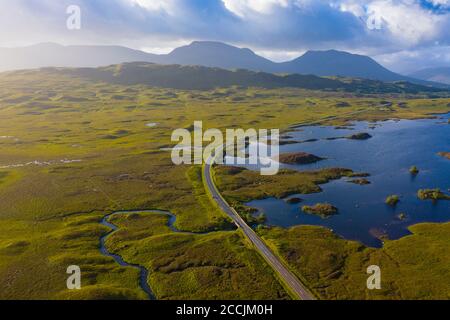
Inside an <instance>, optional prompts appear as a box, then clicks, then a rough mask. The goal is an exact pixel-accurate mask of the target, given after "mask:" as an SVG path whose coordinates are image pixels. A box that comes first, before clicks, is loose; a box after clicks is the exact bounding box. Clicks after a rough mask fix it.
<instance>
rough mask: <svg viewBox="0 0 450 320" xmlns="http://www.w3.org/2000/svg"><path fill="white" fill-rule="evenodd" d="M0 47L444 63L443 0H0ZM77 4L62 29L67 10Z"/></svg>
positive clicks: (447, 26)
mask: <svg viewBox="0 0 450 320" xmlns="http://www.w3.org/2000/svg"><path fill="white" fill-rule="evenodd" d="M0 4H1V7H0V8H1V9H0V46H1V47H15V46H26V45H31V44H36V43H41V42H56V43H60V44H64V45H70V44H90V45H93V44H95V45H111V44H114V45H124V46H128V47H132V48H135V49H141V50H145V51H148V52H153V53H166V52H169V51H171V50H172V49H173V48H175V47H178V46H181V45H185V44H188V43H190V42H191V41H194V40H209V41H222V42H226V43H229V44H233V45H237V46H239V47H247V48H250V49H252V50H253V51H255V52H257V53H258V54H261V55H263V56H265V57H267V58H269V59H272V60H275V61H285V60H290V59H293V58H296V57H297V56H299V55H301V54H303V53H304V52H305V51H307V50H325V49H338V50H345V51H349V52H352V53H360V54H367V55H370V56H372V57H374V58H375V59H376V60H377V61H378V62H380V63H382V64H383V65H385V66H387V67H388V68H390V69H392V70H394V71H397V72H402V73H409V72H413V71H416V70H418V69H422V68H427V67H437V66H450V32H449V30H450V0H13V1H11V0H0ZM71 5H76V6H78V7H79V8H80V10H81V11H80V13H81V14H80V18H81V28H80V29H76V30H70V29H68V28H67V19H68V18H69V16H70V14H68V13H67V8H68V7H69V6H71Z"/></svg>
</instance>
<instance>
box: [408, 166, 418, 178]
mask: <svg viewBox="0 0 450 320" xmlns="http://www.w3.org/2000/svg"><path fill="white" fill-rule="evenodd" d="M409 172H410V173H411V174H412V175H414V176H416V175H418V174H419V169H418V168H417V167H416V166H412V167H411V168H409Z"/></svg>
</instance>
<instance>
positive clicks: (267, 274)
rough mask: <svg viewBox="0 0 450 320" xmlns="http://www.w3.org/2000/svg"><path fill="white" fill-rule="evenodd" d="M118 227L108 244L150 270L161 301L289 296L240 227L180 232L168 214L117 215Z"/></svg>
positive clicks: (157, 295) (285, 297) (277, 297)
mask: <svg viewBox="0 0 450 320" xmlns="http://www.w3.org/2000/svg"><path fill="white" fill-rule="evenodd" d="M112 222H113V223H114V224H115V225H117V226H119V227H120V229H119V230H118V231H117V232H116V233H114V234H113V235H112V236H111V237H110V238H109V239H108V241H107V246H108V248H109V249H110V250H113V251H114V252H115V253H117V254H120V255H122V256H123V257H124V258H125V259H126V261H128V262H132V263H138V264H140V265H143V266H145V267H146V268H147V269H148V270H149V271H150V277H149V284H150V286H151V288H152V289H153V291H154V293H155V295H156V297H157V298H158V299H188V300H190V299H208V300H209V299H263V300H266V299H287V298H288V295H287V294H286V292H285V291H284V289H283V288H282V287H281V285H280V284H279V283H278V281H277V280H276V278H275V277H274V275H273V273H272V270H271V269H270V268H269V267H268V266H267V265H265V263H264V261H263V260H262V258H260V257H259V255H258V254H257V253H256V252H255V251H254V250H252V249H251V248H250V247H249V246H248V245H247V244H246V243H245V241H243V239H242V237H241V235H240V233H239V232H238V231H225V232H223V231H222V232H212V233H208V234H187V233H176V232H173V231H171V230H170V229H169V228H168V227H167V223H168V216H166V215H161V214H148V213H145V214H144V213H143V214H131V215H130V214H128V215H121V216H114V217H113V219H112Z"/></svg>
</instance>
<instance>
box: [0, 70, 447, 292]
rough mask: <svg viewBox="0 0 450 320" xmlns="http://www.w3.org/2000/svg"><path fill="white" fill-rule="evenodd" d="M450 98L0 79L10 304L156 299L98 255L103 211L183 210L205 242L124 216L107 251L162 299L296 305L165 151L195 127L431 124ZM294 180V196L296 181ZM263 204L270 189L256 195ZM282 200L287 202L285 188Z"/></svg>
mask: <svg viewBox="0 0 450 320" xmlns="http://www.w3.org/2000/svg"><path fill="white" fill-rule="evenodd" d="M387 99H389V100H390V101H392V104H390V105H389V106H387V105H386V104H385V103H384V102H385V101H386V100H387ZM344 102H345V104H343V103H344ZM449 102H450V99H432V98H430V99H423V97H417V96H405V95H391V96H383V97H380V96H370V95H359V96H357V95H350V94H347V93H330V92H329V93H321V92H314V91H305V90H300V89H278V90H260V89H256V88H249V89H241V88H224V89H215V90H209V91H181V90H168V89H156V88H150V87H146V86H141V85H132V86H122V85H113V84H106V83H101V82H89V81H86V80H80V79H75V78H69V77H66V76H62V75H60V76H56V75H54V76H48V77H42V76H40V75H39V73H33V74H28V73H27V72H23V73H21V72H17V73H13V74H0V137H1V138H0V288H1V289H0V299H14V298H16V299H80V298H81V299H89V298H91V299H104V298H117V299H124V298H130V299H143V298H145V295H144V294H143V292H142V291H141V290H140V288H139V287H138V281H137V279H138V272H137V271H136V270H135V269H133V268H123V267H120V266H118V265H117V264H116V263H115V262H114V261H113V259H111V258H108V257H105V256H102V255H101V254H100V252H99V238H100V237H101V235H103V234H105V233H107V232H108V229H107V228H106V227H103V226H102V225H101V224H100V221H101V219H102V218H103V217H104V216H105V215H107V214H109V213H111V212H114V211H118V210H143V209H160V210H167V211H170V212H172V213H174V214H175V215H176V216H177V219H176V224H175V226H176V227H177V228H178V229H179V230H182V231H186V232H196V233H198V232H207V234H205V235H197V234H196V235H189V234H179V233H173V232H171V231H170V230H167V228H166V221H165V220H164V219H163V217H158V216H147V215H142V216H141V217H139V221H140V224H142V225H138V224H136V223H133V220H127V219H126V218H125V217H124V218H123V219H119V220H120V221H115V222H116V223H117V224H118V225H120V227H121V228H123V229H122V230H121V231H120V232H117V233H116V234H115V235H114V236H112V237H111V238H110V239H109V241H108V246H109V247H110V248H111V250H114V251H116V252H118V253H120V254H122V255H123V256H124V257H125V258H126V259H127V260H128V259H129V260H130V262H137V263H139V264H142V265H145V266H147V267H148V268H149V270H150V271H151V275H150V278H149V283H150V285H151V286H152V288H153V289H154V290H155V292H156V294H157V297H158V298H161V299H174V298H200V297H204V295H206V294H208V296H210V297H218V298H219V297H220V298H233V297H235V298H252V297H253V298H286V294H285V293H284V291H283V290H282V289H281V288H280V287H279V285H278V283H277V282H276V281H275V280H274V279H275V277H274V276H273V275H272V274H271V273H270V270H267V269H266V267H264V265H263V264H262V263H261V261H260V260H259V258H258V256H257V255H256V254H255V252H254V251H252V250H251V249H250V248H249V247H248V246H247V244H246V243H245V242H244V240H243V239H244V238H243V237H242V236H241V234H240V233H239V232H236V231H229V229H230V228H229V222H228V221H227V218H226V217H224V215H223V214H222V213H221V212H220V211H218V210H217V208H216V207H215V206H214V205H213V204H212V203H211V202H209V199H208V197H207V195H206V194H205V193H204V191H203V190H202V188H201V183H200V176H199V171H198V169H195V168H194V169H193V167H191V166H174V165H173V164H172V162H171V160H170V153H169V152H167V151H164V148H165V147H170V146H171V145H172V144H173V143H172V142H171V141H170V135H171V133H172V130H174V129H176V128H188V127H190V126H192V124H193V122H194V120H202V121H203V124H204V127H205V129H206V128H213V127H214V128H219V129H225V128H233V127H243V128H248V127H253V128H257V129H258V128H280V129H281V130H283V131H287V130H288V127H289V126H290V125H293V124H297V123H305V122H314V121H318V120H319V119H323V118H324V117H329V118H330V119H331V117H334V116H342V115H345V114H353V115H352V117H351V119H352V120H362V119H364V120H373V121H375V120H381V119H386V118H421V117H428V116H431V114H434V113H439V112H446V111H448V103H449ZM343 106H344V107H343ZM359 111H361V113H358V114H355V112H359ZM346 121H347V120H346V119H342V118H340V119H333V120H329V121H328V122H329V123H333V124H336V125H345V124H346ZM149 123H152V124H156V125H155V126H153V127H149V126H147V124H149ZM328 177H329V176H328ZM250 178H251V179H253V178H252V177H250ZM284 178H286V177H284ZM284 178H283V181H285V179H284ZM223 179H224V182H226V181H225V179H226V178H225V177H224V178H223ZM286 179H287V178H286ZM316 179H317V180H316ZM326 179H327V176H326V175H325V176H323V173H322V174H319V175H315V176H314V177H312V176H311V181H310V182H309V183H305V185H304V187H305V188H309V189H311V190H312V191H314V190H318V189H317V188H318V187H317V185H316V183H319V182H321V181H324V180H326ZM288 180H289V179H288ZM288 180H286V182H285V183H286V184H288V183H290V184H291V186H292V192H294V191H297V189H296V187H295V186H294V183H293V181H294V179H293V180H292V183H291V182H288ZM280 181H281V180H280ZM222 186H223V187H224V188H227V187H226V186H225V184H222ZM225 191H227V190H225ZM229 192H230V194H231V193H232V192H234V191H233V190H232V189H230V190H229ZM262 195H264V188H263V187H262V186H261V187H260V188H256V189H255V191H254V193H251V194H249V195H248V197H253V196H262ZM278 195H279V196H282V195H284V193H283V192H281V189H280V190H279V193H278ZM237 196H238V195H237ZM240 197H241V198H239V200H242V195H241V196H240ZM142 226H148V228H145V229H143V228H142ZM430 228H440V227H439V226H437V227H436V226H431V227H430ZM442 232H443V233H444V231H442ZM331 244H332V243H330V245H331ZM393 245H394V246H395V244H393ZM71 264H77V265H80V267H81V269H82V287H83V289H82V290H80V291H76V292H72V291H70V292H69V291H68V290H67V289H66V279H67V274H66V268H67V266H68V265H71ZM319 276H320V275H319ZM199 288H202V289H203V290H205V288H208V290H209V291H207V292H205V293H202V292H200V291H199Z"/></svg>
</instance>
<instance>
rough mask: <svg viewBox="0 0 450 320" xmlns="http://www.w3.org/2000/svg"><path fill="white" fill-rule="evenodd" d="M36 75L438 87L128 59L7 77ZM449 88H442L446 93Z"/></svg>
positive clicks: (179, 83)
mask: <svg viewBox="0 0 450 320" xmlns="http://www.w3.org/2000/svg"><path fill="white" fill-rule="evenodd" d="M27 74H28V75H30V74H31V75H33V74H34V75H36V76H38V77H44V78H46V77H52V76H68V77H70V78H71V79H72V78H83V79H86V80H90V81H95V82H106V83H113V84H119V85H149V86H153V87H161V88H172V89H180V90H210V89H216V88H222V87H231V86H239V87H260V88H267V89H274V88H300V89H307V90H321V91H333V92H336V91H341V92H353V93H367V94H372V93H373V94H380V93H396V94H397V93H398V94H405V93H407V94H417V93H427V94H435V93H439V92H444V91H443V90H442V89H439V88H433V87H426V86H421V85H416V84H411V83H408V82H398V83H385V82H382V81H377V80H367V79H351V78H325V77H318V76H314V75H300V74H287V75H277V74H273V73H265V72H255V71H249V70H243V69H239V70H234V71H231V70H226V69H221V68H213V67H204V66H182V65H161V64H154V63H149V62H128V63H123V64H117V65H110V66H106V67H99V68H53V67H51V68H42V69H38V70H24V71H10V72H8V76H9V77H14V75H17V76H19V77H20V76H26V75H27ZM448 92H449V91H445V94H447V93H448Z"/></svg>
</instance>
